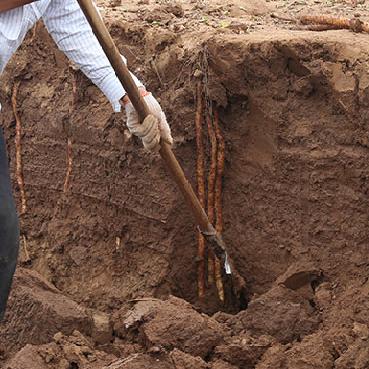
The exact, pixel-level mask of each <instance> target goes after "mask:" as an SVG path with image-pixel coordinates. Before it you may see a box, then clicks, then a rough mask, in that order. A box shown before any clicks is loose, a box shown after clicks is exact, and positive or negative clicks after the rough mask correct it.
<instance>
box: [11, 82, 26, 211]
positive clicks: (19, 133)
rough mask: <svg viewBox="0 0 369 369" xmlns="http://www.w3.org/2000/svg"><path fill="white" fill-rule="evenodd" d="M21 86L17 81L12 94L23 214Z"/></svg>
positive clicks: (18, 181)
mask: <svg viewBox="0 0 369 369" xmlns="http://www.w3.org/2000/svg"><path fill="white" fill-rule="evenodd" d="M19 86H20V81H17V82H15V84H14V87H13V94H12V106H13V113H14V117H15V150H16V154H15V162H16V178H17V183H18V187H19V192H20V197H21V211H20V214H21V215H23V214H25V213H26V211H27V199H26V192H25V190H24V179H23V163H22V123H21V120H20V117H19V114H18V110H17V94H18V89H19Z"/></svg>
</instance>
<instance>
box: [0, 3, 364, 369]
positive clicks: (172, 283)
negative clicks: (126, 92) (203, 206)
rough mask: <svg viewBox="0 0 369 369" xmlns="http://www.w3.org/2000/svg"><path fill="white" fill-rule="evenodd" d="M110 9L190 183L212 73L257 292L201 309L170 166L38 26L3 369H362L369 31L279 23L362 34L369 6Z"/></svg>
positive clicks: (25, 51)
mask: <svg viewBox="0 0 369 369" xmlns="http://www.w3.org/2000/svg"><path fill="white" fill-rule="evenodd" d="M98 4H99V5H101V9H102V13H103V16H104V19H105V20H106V22H107V24H108V26H109V29H110V31H111V33H112V35H113V37H114V39H115V41H116V42H117V45H118V47H119V48H120V50H121V51H122V53H123V54H124V55H125V56H126V57H127V59H128V64H129V67H130V69H131V70H132V71H133V72H134V73H135V74H136V75H138V76H139V77H140V78H141V79H142V81H143V82H144V83H145V85H146V86H147V87H148V88H149V89H150V90H151V91H153V92H154V93H155V95H156V96H157V97H158V98H159V100H160V102H161V104H162V106H163V108H164V110H165V111H166V113H167V116H168V120H169V122H170V123H171V126H172V129H173V135H174V137H175V141H176V143H175V154H176V155H177V157H178V158H179V160H180V162H181V164H182V166H183V168H184V170H185V173H186V175H187V176H188V178H189V179H190V180H191V182H192V183H193V185H195V184H196V178H195V175H196V171H195V168H196V141H195V127H194V116H195V109H196V108H195V95H196V85H197V83H198V82H199V81H200V80H201V79H203V77H204V76H206V77H207V78H206V80H207V83H206V86H205V87H206V91H207V98H208V100H209V101H211V102H212V106H213V108H215V107H218V109H219V113H220V121H221V129H222V131H223V134H224V136H225V139H226V168H225V175H224V196H223V202H224V203H223V209H224V223H225V224H224V234H223V236H224V239H225V241H226V244H227V245H228V248H229V251H230V254H231V256H232V258H233V259H234V261H235V264H236V266H237V269H238V271H239V272H240V273H241V275H242V276H243V277H244V278H245V280H246V283H247V290H246V291H245V294H244V296H243V299H242V300H241V301H240V300H235V299H234V298H230V297H229V296H230V295H227V301H226V303H225V304H222V303H221V301H219V299H218V298H217V295H216V293H215V291H214V288H210V290H209V292H208V295H207V296H206V298H205V300H203V301H199V299H198V298H197V274H196V273H197V258H196V253H197V244H196V239H197V235H196V226H195V224H194V222H193V219H192V216H191V214H190V213H189V211H188V209H187V208H186V206H185V205H184V203H183V200H182V198H181V195H180V194H179V193H178V191H177V189H176V188H175V186H174V184H173V182H172V181H171V179H170V178H169V177H168V176H167V172H166V170H165V168H164V167H163V165H162V162H161V160H160V158H159V157H158V156H156V155H151V154H148V153H146V152H145V151H144V150H143V149H142V147H141V145H140V142H139V141H138V140H136V139H134V138H132V137H131V136H130V134H129V133H128V131H127V129H126V127H125V124H124V115H123V114H122V115H121V114H113V113H112V110H111V107H110V105H109V103H108V102H107V101H106V99H105V98H104V97H103V96H102V94H101V93H100V92H99V91H98V89H96V87H94V86H93V85H92V84H91V83H90V82H89V81H88V80H87V79H86V78H85V77H84V76H83V75H82V74H81V72H80V71H78V70H76V69H75V68H74V66H72V65H71V64H70V63H69V62H68V61H67V59H66V58H65V57H64V56H63V54H61V53H60V52H59V51H58V50H57V49H56V47H55V45H54V43H53V41H52V39H51V38H50V36H49V35H48V33H47V31H46V30H45V29H44V27H43V26H42V24H39V25H38V26H37V28H36V29H35V30H34V32H31V33H30V35H29V36H28V37H27V39H26V41H25V42H24V44H23V45H22V47H21V48H20V50H19V51H18V52H17V54H16V55H15V57H14V58H13V59H12V61H11V62H10V64H9V65H8V67H7V69H6V71H5V73H4V75H3V76H2V78H1V88H0V99H1V101H2V105H3V112H2V114H1V116H0V124H1V125H2V126H3V128H4V131H5V135H6V138H7V142H8V149H9V158H10V166H11V169H12V176H13V179H14V189H15V195H16V198H17V201H18V204H19V206H20V193H19V188H18V186H17V181H16V176H15V145H14V137H15V119H14V115H13V111H12V107H11V95H12V89H13V85H14V83H15V81H20V87H19V92H18V95H17V106H18V112H19V115H20V118H21V121H22V129H23V133H22V158H23V174H24V182H25V193H26V198H27V209H26V212H25V214H23V215H22V216H21V225H22V227H21V228H22V231H21V232H22V237H21V239H22V242H21V256H20V260H19V268H18V272H17V276H16V279H15V283H14V288H13V291H12V296H11V299H10V303H9V310H8V313H7V317H6V321H5V323H4V324H3V325H1V326H0V365H1V366H2V367H3V368H8V369H28V368H29V369H31V368H32V369H44V368H45V369H46V368H53V369H102V368H104V369H125V368H130V369H131V368H137V369H142V368H154V369H155V368H158V369H167V368H168V369H182V368H183V369H189V368H212V369H232V368H242V369H243V368H246V369H249V368H250V369H253V368H255V369H267V368H273V369H287V368H288V369H307V368H314V369H315V368H316V369H320V368H321V369H328V368H335V369H344V368H355V369H364V368H368V367H369V351H368V340H369V282H368V273H369V257H368V255H369V252H368V251H369V231H368V229H369V216H368V208H369V200H368V193H369V185H368V180H369V169H368V168H369V166H368V162H369V138H368V129H369V127H368V121H369V72H368V71H369V46H368V45H369V42H368V41H369V35H365V34H355V33H353V32H351V31H345V30H340V31H325V32H312V31H306V30H296V29H295V28H296V26H295V25H294V24H293V23H291V22H289V21H288V20H282V19H280V18H281V17H296V16H299V15H302V14H333V15H337V16H339V15H340V16H346V17H350V18H352V17H355V16H356V17H360V19H361V20H363V21H369V3H368V2H367V1H357V2H354V1H353V2H351V1H350V2H343V1H342V2H340V1H317V0H315V1H310V0H307V1H268V2H264V1H261V0H257V1H256V0H255V1H254V0H252V1H249V0H248V1H246V0H237V1H228V2H225V1H217V0H214V1H208V2H206V1H200V0H199V1H190V0H185V1H181V2H168V1H154V0H139V1H136V0H134V1H131V2H129V3H127V2H124V1H98ZM206 149H207V155H209V144H207V145H206ZM68 164H70V166H69V169H68ZM68 173H69V174H68ZM66 177H68V178H69V179H68V183H67V184H66ZM227 286H228V287H227V288H229V285H228V284H227Z"/></svg>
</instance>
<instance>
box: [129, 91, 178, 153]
mask: <svg viewBox="0 0 369 369" xmlns="http://www.w3.org/2000/svg"><path fill="white" fill-rule="evenodd" d="M144 100H145V101H146V104H147V106H148V107H149V110H150V112H151V113H152V114H151V115H149V116H148V117H146V119H145V120H144V121H143V122H142V123H140V121H139V118H138V114H137V112H136V110H135V108H134V107H133V105H132V103H131V102H128V103H127V104H126V105H125V108H126V114H127V127H128V129H129V131H130V132H131V133H132V134H133V135H135V136H137V137H139V138H141V140H142V142H143V145H144V147H145V148H146V149H147V150H149V151H156V150H158V148H159V143H160V138H162V139H163V140H164V141H166V142H168V143H169V144H170V145H172V144H173V137H172V134H171V131H170V127H169V125H168V122H167V118H166V116H165V114H164V112H163V110H162V109H161V107H160V104H159V103H158V101H157V100H156V99H155V97H154V96H152V94H151V93H149V94H147V95H146V96H145V97H144Z"/></svg>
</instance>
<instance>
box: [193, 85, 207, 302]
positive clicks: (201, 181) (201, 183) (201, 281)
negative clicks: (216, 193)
mask: <svg viewBox="0 0 369 369" xmlns="http://www.w3.org/2000/svg"><path fill="white" fill-rule="evenodd" d="M196 101H197V106H196V116H195V125H196V146H197V163H196V172H197V191H198V195H199V200H200V203H201V206H202V207H203V208H205V175H204V160H205V158H204V144H203V140H202V124H203V107H204V101H203V96H202V87H201V83H198V85H197V89H196ZM197 241H198V251H197V252H198V254H197V256H198V269H197V276H198V280H197V287H198V295H199V297H200V298H203V297H204V296H205V286H206V285H205V238H204V236H203V235H202V234H201V233H200V232H199V233H198V236H197Z"/></svg>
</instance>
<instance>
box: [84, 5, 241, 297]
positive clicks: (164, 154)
mask: <svg viewBox="0 0 369 369" xmlns="http://www.w3.org/2000/svg"><path fill="white" fill-rule="evenodd" d="M78 3H79V5H80V7H81V9H82V11H83V12H84V14H85V16H86V18H87V20H88V22H89V23H90V25H91V28H92V31H93V32H94V34H95V35H96V37H97V39H98V40H99V42H100V45H101V47H102V48H103V50H104V52H105V54H106V56H107V58H108V59H109V61H110V63H111V65H112V67H113V69H114V71H115V74H116V75H117V77H118V79H119V80H120V82H121V83H122V85H123V87H124V89H125V90H126V92H127V94H128V96H129V98H130V100H131V102H132V104H133V106H134V107H135V109H136V111H137V113H138V115H139V117H140V120H141V121H143V120H144V119H145V118H146V117H147V116H148V115H149V114H150V110H149V109H148V107H147V105H146V103H145V101H144V99H143V98H142V96H141V95H140V93H139V91H138V88H137V86H136V84H135V83H134V81H133V79H132V77H131V75H130V73H129V70H128V68H127V66H126V65H125V63H124V62H123V60H122V57H121V55H120V53H119V50H118V48H117V47H116V45H115V43H114V41H113V39H112V37H111V36H110V33H109V31H108V29H107V28H106V26H105V24H104V22H103V20H102V18H101V16H100V14H99V13H98V11H97V9H96V7H95V5H94V4H93V3H92V1H91V0H78ZM160 146H161V148H160V156H161V158H162V159H163V161H164V163H165V165H166V167H167V169H168V171H169V172H170V174H171V175H172V177H173V179H174V181H175V182H176V183H177V186H178V188H179V190H180V191H181V193H182V195H183V197H184V199H185V201H186V203H187V205H188V207H189V208H190V210H191V212H192V214H193V216H194V218H195V220H196V223H197V224H198V226H199V229H200V231H201V233H202V234H203V235H204V236H205V238H206V239H207V241H208V242H209V244H210V246H211V247H212V250H213V251H214V253H215V255H217V256H218V257H219V259H220V260H222V261H223V264H224V269H225V273H226V274H230V275H232V281H233V285H234V290H235V293H236V294H237V295H238V296H239V295H240V293H241V292H242V290H243V289H244V287H245V281H244V280H243V278H242V277H241V276H240V275H239V274H238V273H237V271H236V270H235V268H234V267H233V263H232V261H231V260H230V258H229V257H228V254H227V252H226V246H225V244H224V241H223V239H222V237H221V235H220V234H218V233H217V232H216V230H215V228H214V227H213V226H212V224H211V223H210V222H209V219H208V217H207V215H206V213H205V211H204V209H203V207H202V206H201V204H200V202H199V199H198V198H197V197H196V194H195V192H194V190H193V189H192V186H191V184H190V183H189V181H188V180H187V179H186V177H185V174H184V172H183V170H182V168H181V166H180V164H179V163H178V161H177V159H176V157H175V155H174V153H173V151H172V149H171V146H170V145H169V144H168V143H166V142H165V141H163V140H161V142H160Z"/></svg>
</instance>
